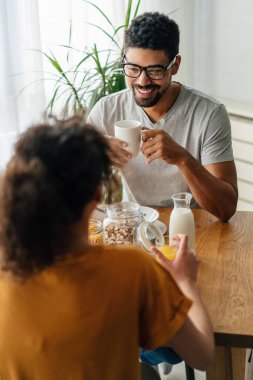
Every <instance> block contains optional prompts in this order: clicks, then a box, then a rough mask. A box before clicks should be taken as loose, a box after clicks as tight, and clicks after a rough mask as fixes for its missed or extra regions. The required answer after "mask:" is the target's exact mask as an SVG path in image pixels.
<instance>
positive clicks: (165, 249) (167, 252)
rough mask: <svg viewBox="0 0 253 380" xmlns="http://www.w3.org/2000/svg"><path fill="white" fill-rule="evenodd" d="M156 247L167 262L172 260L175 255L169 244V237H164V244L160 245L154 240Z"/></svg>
mask: <svg viewBox="0 0 253 380" xmlns="http://www.w3.org/2000/svg"><path fill="white" fill-rule="evenodd" d="M156 247H157V248H158V249H159V251H161V252H162V254H163V255H164V256H165V257H166V259H168V260H174V259H175V257H176V254H177V249H176V247H174V246H172V245H170V243H169V235H164V244H163V245H161V244H160V242H159V241H158V240H156Z"/></svg>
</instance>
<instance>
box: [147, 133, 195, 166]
mask: <svg viewBox="0 0 253 380" xmlns="http://www.w3.org/2000/svg"><path fill="white" fill-rule="evenodd" d="M142 141H143V144H142V148H141V151H142V153H143V154H144V156H145V157H146V159H147V163H148V164H150V163H151V162H152V161H154V160H157V159H160V160H163V161H165V162H167V163H168V164H174V165H178V164H179V163H180V161H182V160H184V157H186V156H187V155H188V152H187V151H186V150H185V149H184V148H183V147H181V146H180V145H178V144H177V143H176V142H175V141H174V140H173V139H172V138H171V137H170V136H169V134H168V133H167V132H165V131H163V130H162V129H156V130H147V129H143V131H142Z"/></svg>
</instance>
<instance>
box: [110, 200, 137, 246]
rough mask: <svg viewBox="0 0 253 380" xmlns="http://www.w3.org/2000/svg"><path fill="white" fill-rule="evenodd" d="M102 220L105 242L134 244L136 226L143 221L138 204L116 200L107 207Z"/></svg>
mask: <svg viewBox="0 0 253 380" xmlns="http://www.w3.org/2000/svg"><path fill="white" fill-rule="evenodd" d="M106 213H107V215H106V218H105V219H104V222H103V230H104V243H105V244H117V245H118V244H120V245H122V244H124V245H129V244H130V245H132V244H135V243H136V242H135V232H136V228H137V226H138V225H139V224H140V223H141V222H142V221H143V218H142V214H141V212H140V206H139V205H138V204H137V203H134V202H118V203H114V204H111V205H109V206H108V207H107V212H106Z"/></svg>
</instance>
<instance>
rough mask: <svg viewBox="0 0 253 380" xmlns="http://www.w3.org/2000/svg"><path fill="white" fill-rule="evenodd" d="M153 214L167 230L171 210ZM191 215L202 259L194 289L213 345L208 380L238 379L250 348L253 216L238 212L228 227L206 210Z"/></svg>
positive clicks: (252, 339)
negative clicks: (197, 290)
mask: <svg viewBox="0 0 253 380" xmlns="http://www.w3.org/2000/svg"><path fill="white" fill-rule="evenodd" d="M157 210H158V211H159V213H160V217H159V219H160V220H161V221H163V222H164V223H165V224H166V226H168V221H169V215H170V212H171V210H170V209H166V208H157ZM193 214H194V218H195V226H196V252H197V256H198V258H199V260H200V265H199V272H198V285H199V288H200V292H201V295H202V299H203V301H204V303H205V305H206V307H207V310H208V312H209V315H210V317H211V321H212V324H213V328H214V334H215V343H216V357H215V362H214V365H213V366H212V368H210V370H209V371H207V379H208V380H211V379H213V380H242V379H244V371H245V352H246V350H245V348H247V347H248V348H250V347H253V212H245V211H237V212H236V214H235V215H234V216H233V217H232V218H231V219H230V221H229V222H228V223H221V222H220V221H218V220H217V218H215V217H214V216H212V215H210V214H209V213H207V212H206V211H204V210H193ZM232 347H238V348H239V347H240V349H234V348H233V349H232Z"/></svg>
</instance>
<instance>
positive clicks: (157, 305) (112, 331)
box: [0, 118, 213, 380]
mask: <svg viewBox="0 0 253 380" xmlns="http://www.w3.org/2000/svg"><path fill="white" fill-rule="evenodd" d="M109 176H110V160H109V156H108V146H107V143H106V142H105V140H104V138H103V137H102V136H101V135H100V134H99V133H98V132H97V131H95V130H94V128H92V127H90V126H89V125H85V124H84V123H83V121H82V120H81V119H79V118H73V119H69V120H66V121H62V122H55V123H54V125H38V126H34V127H31V128H30V129H28V130H27V131H26V132H25V133H24V134H23V135H22V136H21V137H20V138H19V140H18V142H17V143H16V146H15V152H14V155H13V157H12V159H11V160H10V162H9V165H8V167H7V169H6V173H5V177H4V183H3V195H2V200H1V202H0V204H1V214H2V215H1V244H2V250H1V271H0V310H1V313H0V358H1V360H0V378H1V379H4V380H14V379H15V380H17V379H26V380H29V379H36V380H40V379H41V380H42V379H43V380H45V379H47V380H50V379H52V380H55V379H61V380H65V379H74V380H75V379H88V380H101V379H103V380H107V379H108V380H119V379H121V380H122V379H126V380H129V379H131V380H134V379H138V378H139V362H138V356H139V349H140V347H144V348H146V349H149V350H152V349H154V348H156V347H159V346H167V345H171V346H172V348H173V349H175V351H176V352H177V353H178V354H179V355H180V356H182V357H183V358H184V359H185V360H187V361H188V362H189V364H190V365H192V366H194V367H196V368H200V369H201V368H202V369H204V368H206V366H207V365H208V364H209V363H210V360H211V358H212V350H213V338H212V332H211V327H210V323H209V320H208V317H207V315H206V312H205V309H204V307H203V305H202V303H201V300H200V298H199V295H198V292H197V290H196V286H195V279H194V278H195V273H196V259H195V256H194V252H189V251H188V249H187V238H185V237H183V238H182V239H178V240H179V250H178V257H177V261H175V264H173V265H174V266H170V264H169V263H168V262H167V261H166V260H165V259H163V257H162V256H161V254H160V253H159V251H157V252H156V253H157V255H158V258H159V259H160V260H161V261H162V265H163V266H164V267H165V268H166V270H164V269H163V268H162V266H161V265H160V264H159V263H157V262H156V260H155V259H154V258H153V257H151V256H150V255H147V254H146V253H145V252H142V251H141V250H138V249H137V248H131V247H129V248H126V247H125V248H122V249H117V248H115V247H110V246H108V247H102V246H101V247H91V246H89V244H88V232H87V230H88V220H89V216H90V214H91V212H92V210H93V209H94V208H95V206H96V204H97V202H98V201H99V200H100V187H101V184H102V181H103V180H106V179H108V178H109ZM168 272H171V274H172V275H171V274H169V273H168ZM172 276H174V278H175V279H174V278H173V277H172ZM175 280H176V281H178V284H177V283H176V281H175ZM178 285H179V286H180V287H181V288H182V289H183V291H184V292H185V294H186V295H188V297H189V298H191V299H192V300H193V301H194V302H193V305H192V301H190V299H189V298H188V297H187V296H185V295H184V294H183V293H182V290H181V289H180V288H179V286H178ZM191 305H192V306H191ZM196 324H198V327H196ZM189 341H190V344H191V346H193V345H195V347H194V350H193V349H191V350H190V352H189V350H187V349H186V347H187V343H189ZM192 342H196V343H192ZM126 358H127V360H126Z"/></svg>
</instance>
